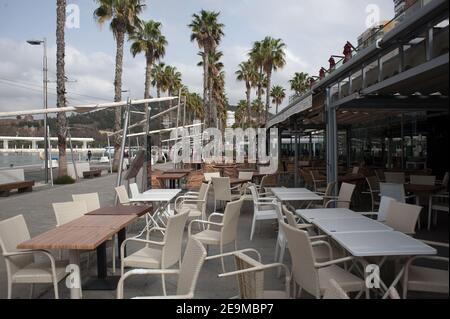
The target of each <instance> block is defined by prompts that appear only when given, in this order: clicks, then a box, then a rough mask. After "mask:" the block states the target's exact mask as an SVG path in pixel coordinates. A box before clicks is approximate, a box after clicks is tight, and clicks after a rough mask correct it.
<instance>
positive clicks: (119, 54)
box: [113, 30, 127, 171]
mask: <svg viewBox="0 0 450 319" xmlns="http://www.w3.org/2000/svg"><path fill="white" fill-rule="evenodd" d="M124 42H125V31H122V30H120V31H118V32H117V34H116V45H117V47H116V70H115V78H114V101H115V102H120V101H121V100H122V71H123V46H124ZM121 126H122V108H120V107H117V108H115V110H114V131H116V132H117V131H119V130H120V128H121ZM126 134H127V132H123V136H124V137H125V136H126ZM120 147H121V145H120V136H119V135H118V134H117V135H115V138H114V161H113V171H117V170H118V167H119V160H120V152H123V150H121V149H120Z"/></svg>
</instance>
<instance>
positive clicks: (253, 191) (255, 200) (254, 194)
mask: <svg viewBox="0 0 450 319" xmlns="http://www.w3.org/2000/svg"><path fill="white" fill-rule="evenodd" d="M248 189H249V190H250V193H251V194H252V199H253V206H254V208H255V211H258V210H259V205H258V201H259V195H258V191H257V190H256V186H255V184H249V186H248Z"/></svg>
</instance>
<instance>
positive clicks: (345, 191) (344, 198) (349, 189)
mask: <svg viewBox="0 0 450 319" xmlns="http://www.w3.org/2000/svg"><path fill="white" fill-rule="evenodd" d="M355 188H356V185H353V184H348V183H342V185H341V189H340V190H339V197H338V200H339V202H338V203H337V208H350V203H351V201H352V196H353V192H354V191H355Z"/></svg>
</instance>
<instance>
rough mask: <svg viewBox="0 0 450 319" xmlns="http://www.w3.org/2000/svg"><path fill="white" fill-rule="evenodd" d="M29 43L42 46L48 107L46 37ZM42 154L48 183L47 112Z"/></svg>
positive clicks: (45, 99)
mask: <svg viewBox="0 0 450 319" xmlns="http://www.w3.org/2000/svg"><path fill="white" fill-rule="evenodd" d="M27 43H28V44H30V45H42V46H43V47H44V57H43V63H42V64H43V76H44V109H47V107H48V90H47V86H48V62H47V38H44V39H43V40H28V41H27ZM44 144H45V146H44V154H45V183H47V184H48V160H49V156H48V132H47V113H45V114H44Z"/></svg>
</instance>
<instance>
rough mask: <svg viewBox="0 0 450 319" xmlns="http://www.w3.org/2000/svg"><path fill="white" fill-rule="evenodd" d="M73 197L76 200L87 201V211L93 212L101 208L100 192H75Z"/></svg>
mask: <svg viewBox="0 0 450 319" xmlns="http://www.w3.org/2000/svg"><path fill="white" fill-rule="evenodd" d="M72 199H73V201H74V202H78V201H82V202H85V203H86V208H87V212H92V211H94V210H97V209H99V208H100V198H99V197H98V193H90V194H74V195H72Z"/></svg>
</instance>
